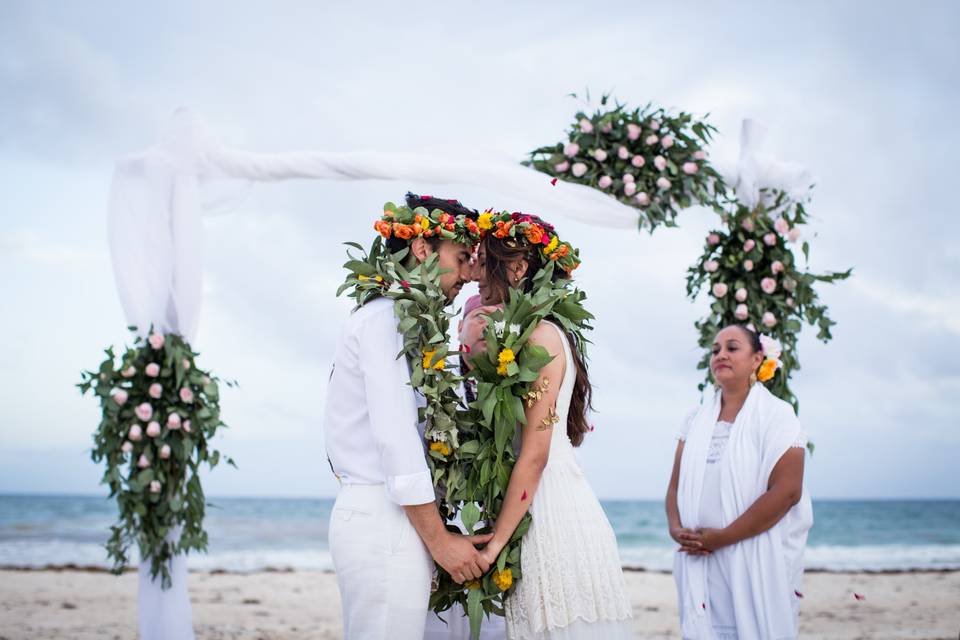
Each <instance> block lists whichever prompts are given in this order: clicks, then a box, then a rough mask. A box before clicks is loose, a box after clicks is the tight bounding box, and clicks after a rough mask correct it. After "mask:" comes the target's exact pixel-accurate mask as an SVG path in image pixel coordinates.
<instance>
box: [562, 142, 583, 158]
mask: <svg viewBox="0 0 960 640" xmlns="http://www.w3.org/2000/svg"><path fill="white" fill-rule="evenodd" d="M578 153H580V145H578V144H577V143H576V142H571V143H569V144H567V145H565V146H564V147H563V155H565V156H567V157H568V158H572V157H573V156H575V155H577V154H578Z"/></svg>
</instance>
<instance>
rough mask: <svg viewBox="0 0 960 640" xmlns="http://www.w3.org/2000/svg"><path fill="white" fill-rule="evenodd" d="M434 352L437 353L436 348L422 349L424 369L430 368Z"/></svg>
mask: <svg viewBox="0 0 960 640" xmlns="http://www.w3.org/2000/svg"><path fill="white" fill-rule="evenodd" d="M436 353H437V350H436V349H434V350H433V351H427V350H426V349H423V368H424V369H429V368H430V366H431V364H432V363H433V356H434V354H436Z"/></svg>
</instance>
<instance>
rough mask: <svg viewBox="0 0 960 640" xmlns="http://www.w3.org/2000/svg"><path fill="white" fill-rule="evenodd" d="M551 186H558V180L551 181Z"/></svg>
mask: <svg viewBox="0 0 960 640" xmlns="http://www.w3.org/2000/svg"><path fill="white" fill-rule="evenodd" d="M550 184H552V185H553V186H557V179H556V178H554V179H553V180H551V181H550Z"/></svg>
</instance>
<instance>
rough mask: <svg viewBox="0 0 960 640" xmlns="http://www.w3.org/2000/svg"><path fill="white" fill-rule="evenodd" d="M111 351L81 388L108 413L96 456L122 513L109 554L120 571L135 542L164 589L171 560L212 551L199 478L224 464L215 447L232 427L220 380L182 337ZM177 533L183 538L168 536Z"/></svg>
mask: <svg viewBox="0 0 960 640" xmlns="http://www.w3.org/2000/svg"><path fill="white" fill-rule="evenodd" d="M130 329H131V331H134V330H136V327H130ZM106 354H107V358H106V359H105V360H104V361H103V362H102V363H101V364H100V367H99V368H98V369H97V370H96V371H84V372H83V373H82V374H81V382H80V383H79V384H78V385H77V386H78V387H79V388H80V391H81V393H84V394H86V393H87V392H89V391H92V392H93V393H94V394H95V395H96V396H97V397H98V398H99V399H100V406H101V409H102V412H103V413H102V418H101V420H100V426H99V427H98V428H97V430H96V432H95V433H94V436H93V440H94V447H93V452H92V458H93V461H94V462H105V463H106V469H105V470H104V473H103V478H102V480H101V482H102V483H103V484H106V485H108V486H109V487H110V497H112V498H116V500H117V506H118V507H119V516H118V522H117V523H116V524H115V525H113V526H112V527H111V535H110V539H109V540H108V542H107V545H106V547H107V554H108V556H109V558H110V559H111V560H112V561H113V570H114V572H116V573H119V572H120V571H122V570H123V568H124V567H125V566H126V565H127V564H128V562H129V557H128V552H129V548H130V546H131V545H132V544H134V543H136V544H137V545H138V547H139V552H140V557H141V558H144V559H146V558H149V559H150V562H151V573H152V576H153V577H154V578H156V577H157V576H158V575H160V576H162V585H163V587H164V588H167V587H169V586H170V573H169V561H170V560H171V559H172V558H173V556H175V555H177V554H179V553H187V552H189V551H190V550H197V551H202V550H205V549H206V546H207V533H206V531H204V529H203V518H204V512H205V507H206V502H205V499H204V494H203V487H202V486H201V483H200V477H199V475H198V472H199V468H200V465H201V464H204V463H205V464H207V465H209V467H210V468H211V469H212V468H213V467H215V466H217V464H218V463H219V461H220V453H219V452H218V451H216V450H214V449H212V448H211V447H210V441H211V439H212V438H213V437H214V435H215V434H216V433H217V430H218V429H220V428H221V427H225V426H226V425H225V424H224V423H223V422H222V421H221V419H220V392H219V386H218V379H217V378H216V377H214V376H213V375H212V374H210V373H209V372H207V371H203V370H201V369H199V368H197V366H196V356H197V354H196V353H195V352H194V351H193V350H192V349H191V348H190V345H189V344H187V342H186V341H185V340H184V339H183V338H182V337H180V336H178V335H175V334H167V335H162V334H160V333H151V334H150V335H149V337H148V338H147V339H146V340H144V339H143V338H142V337H137V338H136V340H135V342H134V345H133V346H132V347H128V348H127V349H126V351H125V352H124V354H123V356H122V357H121V358H120V359H119V361H118V360H117V358H116V356H115V354H114V351H113V347H110V348H108V349H107V350H106ZM233 384H234V383H232V382H227V385H228V386H232V385H233ZM225 460H226V462H227V463H228V464H231V465H234V463H233V460H231V459H230V458H225ZM234 466H236V465H234ZM176 527H180V528H181V533H180V537H179V539H175V538H174V536H173V535H171V534H172V532H173V530H174V529H175V528H176Z"/></svg>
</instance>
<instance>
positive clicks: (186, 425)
mask: <svg viewBox="0 0 960 640" xmlns="http://www.w3.org/2000/svg"><path fill="white" fill-rule="evenodd" d="M183 430H184V431H185V432H186V433H190V421H189V420H184V421H183Z"/></svg>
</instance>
